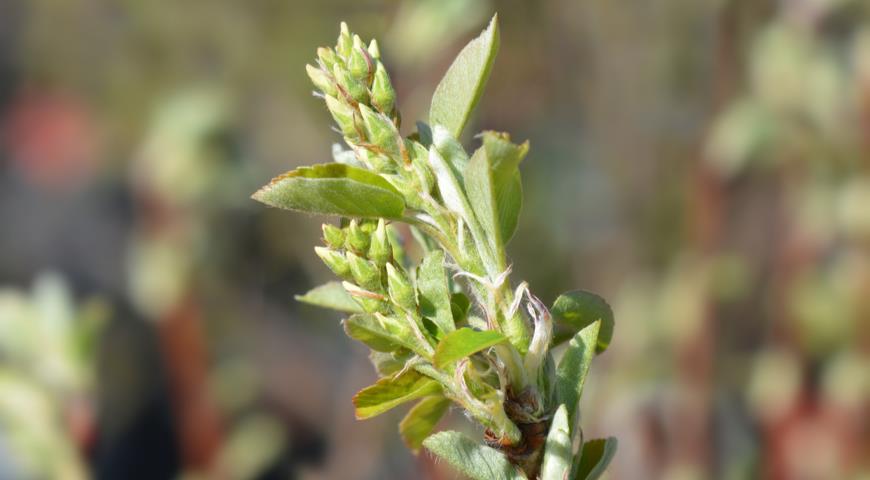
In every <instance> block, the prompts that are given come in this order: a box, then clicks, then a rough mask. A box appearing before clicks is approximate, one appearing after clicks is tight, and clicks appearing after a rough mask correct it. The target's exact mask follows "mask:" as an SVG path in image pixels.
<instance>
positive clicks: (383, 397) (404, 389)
mask: <svg viewBox="0 0 870 480" xmlns="http://www.w3.org/2000/svg"><path fill="white" fill-rule="evenodd" d="M438 393H441V385H439V384H438V382H436V381H435V380H432V379H431V378H429V377H426V376H423V375H421V374H419V373H417V371H416V370H408V371H407V372H405V373H403V374H401V375H399V376H398V377H390V378H382V379H380V380H378V382H377V383H375V384H374V385H372V386H370V387H366V388H364V389H362V390H360V391H359V393H357V394H356V395H355V396H354V397H353V404H354V406H355V407H356V418H357V419H360V420H363V419H366V418H372V417H375V416H378V415H380V414H382V413H384V412H386V411H387V410H390V409H392V408H394V407H397V406H399V405H401V404H403V403H405V402H409V401H411V400H416V399H418V398H422V397H428V396H429V395H435V394H438Z"/></svg>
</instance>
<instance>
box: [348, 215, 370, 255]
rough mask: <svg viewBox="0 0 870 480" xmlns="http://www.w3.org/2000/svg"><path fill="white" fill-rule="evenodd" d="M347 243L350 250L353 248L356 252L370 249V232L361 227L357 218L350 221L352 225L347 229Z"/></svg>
mask: <svg viewBox="0 0 870 480" xmlns="http://www.w3.org/2000/svg"><path fill="white" fill-rule="evenodd" d="M346 237H347V238H346V239H345V245H346V246H347V249H348V250H353V251H354V252H356V253H364V252H366V251H368V249H369V241H370V239H369V234H368V233H366V232H364V231H363V230H362V228H360V226H359V223H358V222H357V221H356V219H354V220H351V221H350V225H349V226H348V227H347V230H346Z"/></svg>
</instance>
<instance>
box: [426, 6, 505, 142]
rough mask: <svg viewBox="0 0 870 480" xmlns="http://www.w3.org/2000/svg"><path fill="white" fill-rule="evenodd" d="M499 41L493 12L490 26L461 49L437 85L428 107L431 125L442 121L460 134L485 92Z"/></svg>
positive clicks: (454, 134) (454, 133)
mask: <svg viewBox="0 0 870 480" xmlns="http://www.w3.org/2000/svg"><path fill="white" fill-rule="evenodd" d="M498 45H499V33H498V18H497V16H493V17H492V21H490V23H489V26H488V27H487V29H486V30H484V31H483V33H481V35H480V36H479V37H477V38H475V39H474V40H472V41H471V42H469V43H468V45H466V46H465V48H463V49H462V51H461V52H459V55H458V56H457V57H456V59H455V60H454V61H453V64H452V65H450V68H449V69H447V73H445V74H444V78H442V79H441V82H440V83H439V84H438V87H437V88H436V89H435V94H434V95H433V96H432V105H431V107H430V109H429V123H430V124H431V125H443V126H444V127H446V128H447V129H448V130H449V131H450V133H451V134H453V136H454V137H457V138H458V137H459V134H461V133H462V129H463V128H464V127H465V124H466V123H467V122H468V118H469V116H470V115H471V112H472V111H473V110H474V107H475V106H477V102H478V101H479V100H480V96H481V95H482V93H483V88H484V86H485V85H486V81H487V79H488V78H489V73H490V71H491V70H492V64H493V62H494V61H495V56H496V53H498Z"/></svg>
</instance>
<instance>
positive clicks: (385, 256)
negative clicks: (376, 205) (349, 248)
mask: <svg viewBox="0 0 870 480" xmlns="http://www.w3.org/2000/svg"><path fill="white" fill-rule="evenodd" d="M390 253H391V248H390V241H389V239H388V238H387V224H386V222H384V219H383V218H382V219H380V220H378V226H377V228H376V229H375V231H374V232H372V241H371V245H370V246H369V260H371V261H373V262H375V264H376V265H378V266H383V265H384V264H386V263H387V262H388V261H390Z"/></svg>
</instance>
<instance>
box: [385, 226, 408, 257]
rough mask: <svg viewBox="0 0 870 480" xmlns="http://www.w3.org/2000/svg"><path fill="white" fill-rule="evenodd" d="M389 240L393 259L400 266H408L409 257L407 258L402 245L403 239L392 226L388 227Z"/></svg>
mask: <svg viewBox="0 0 870 480" xmlns="http://www.w3.org/2000/svg"><path fill="white" fill-rule="evenodd" d="M387 239H388V240H389V241H390V250H391V251H392V253H393V259H394V260H395V261H396V263H397V264H398V265H406V264H407V257H406V256H405V247H404V246H403V245H402V237H401V236H400V235H399V231H398V230H396V228H395V227H393V226H392V225H387Z"/></svg>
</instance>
